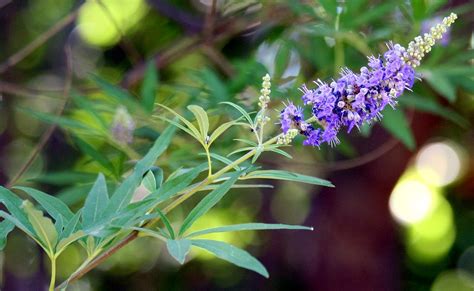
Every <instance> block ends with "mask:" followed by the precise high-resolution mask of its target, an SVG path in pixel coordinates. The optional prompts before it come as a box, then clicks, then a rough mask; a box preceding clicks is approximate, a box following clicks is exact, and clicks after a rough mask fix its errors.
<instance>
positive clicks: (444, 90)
mask: <svg viewBox="0 0 474 291" xmlns="http://www.w3.org/2000/svg"><path fill="white" fill-rule="evenodd" d="M424 78H425V79H426V80H427V81H428V83H430V85H431V87H433V89H435V90H436V91H437V92H438V93H439V94H440V95H442V96H443V97H445V98H446V99H448V101H449V102H454V101H455V100H456V88H455V87H454V85H453V84H452V83H451V82H450V81H449V79H448V78H446V76H445V75H441V74H438V73H435V72H431V73H430V74H426V75H425V76H424Z"/></svg>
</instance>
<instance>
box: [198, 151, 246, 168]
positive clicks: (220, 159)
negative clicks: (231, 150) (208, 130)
mask: <svg viewBox="0 0 474 291" xmlns="http://www.w3.org/2000/svg"><path fill="white" fill-rule="evenodd" d="M203 155H206V154H205V153H203ZM210 156H211V158H213V159H216V160H218V161H220V162H222V163H224V164H226V165H230V164H232V163H233V161H231V160H230V159H228V158H226V157H224V156H221V155H218V154H215V153H210ZM233 168H234V169H235V170H236V171H239V170H240V168H239V166H237V165H235V166H234V167H233Z"/></svg>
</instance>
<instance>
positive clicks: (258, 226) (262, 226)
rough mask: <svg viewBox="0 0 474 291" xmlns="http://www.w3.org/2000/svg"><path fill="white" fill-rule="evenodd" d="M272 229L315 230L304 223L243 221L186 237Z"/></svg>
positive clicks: (200, 231) (196, 232)
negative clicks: (303, 224)
mask: <svg viewBox="0 0 474 291" xmlns="http://www.w3.org/2000/svg"><path fill="white" fill-rule="evenodd" d="M272 229H288V230H290V229H292V230H313V228H312V227H307V226H302V225H289V224H271V223H242V224H233V225H226V226H220V227H214V228H208V229H204V230H199V231H195V232H193V233H190V234H188V235H187V236H186V237H194V236H200V235H206V234H210V233H217V232H229V231H243V230H272Z"/></svg>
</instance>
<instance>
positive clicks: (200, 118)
mask: <svg viewBox="0 0 474 291" xmlns="http://www.w3.org/2000/svg"><path fill="white" fill-rule="evenodd" d="M188 109H189V111H191V112H192V113H193V114H194V117H195V118H196V120H197V122H198V125H199V130H200V132H201V138H202V139H203V140H206V137H207V136H208V134H209V118H208V117H207V113H206V111H204V109H202V107H201V106H197V105H189V106H188Z"/></svg>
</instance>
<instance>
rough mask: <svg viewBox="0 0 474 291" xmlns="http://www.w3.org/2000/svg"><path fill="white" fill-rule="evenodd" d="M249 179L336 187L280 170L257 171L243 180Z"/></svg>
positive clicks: (317, 179) (329, 183)
mask: <svg viewBox="0 0 474 291" xmlns="http://www.w3.org/2000/svg"><path fill="white" fill-rule="evenodd" d="M247 179H274V180H284V181H293V182H300V183H307V184H312V185H320V186H326V187H334V185H333V184H332V183H331V182H329V181H327V180H323V179H320V178H316V177H311V176H306V175H302V174H297V173H292V172H288V171H280V170H257V171H253V172H250V173H248V174H247V175H245V176H243V177H241V180H247Z"/></svg>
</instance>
